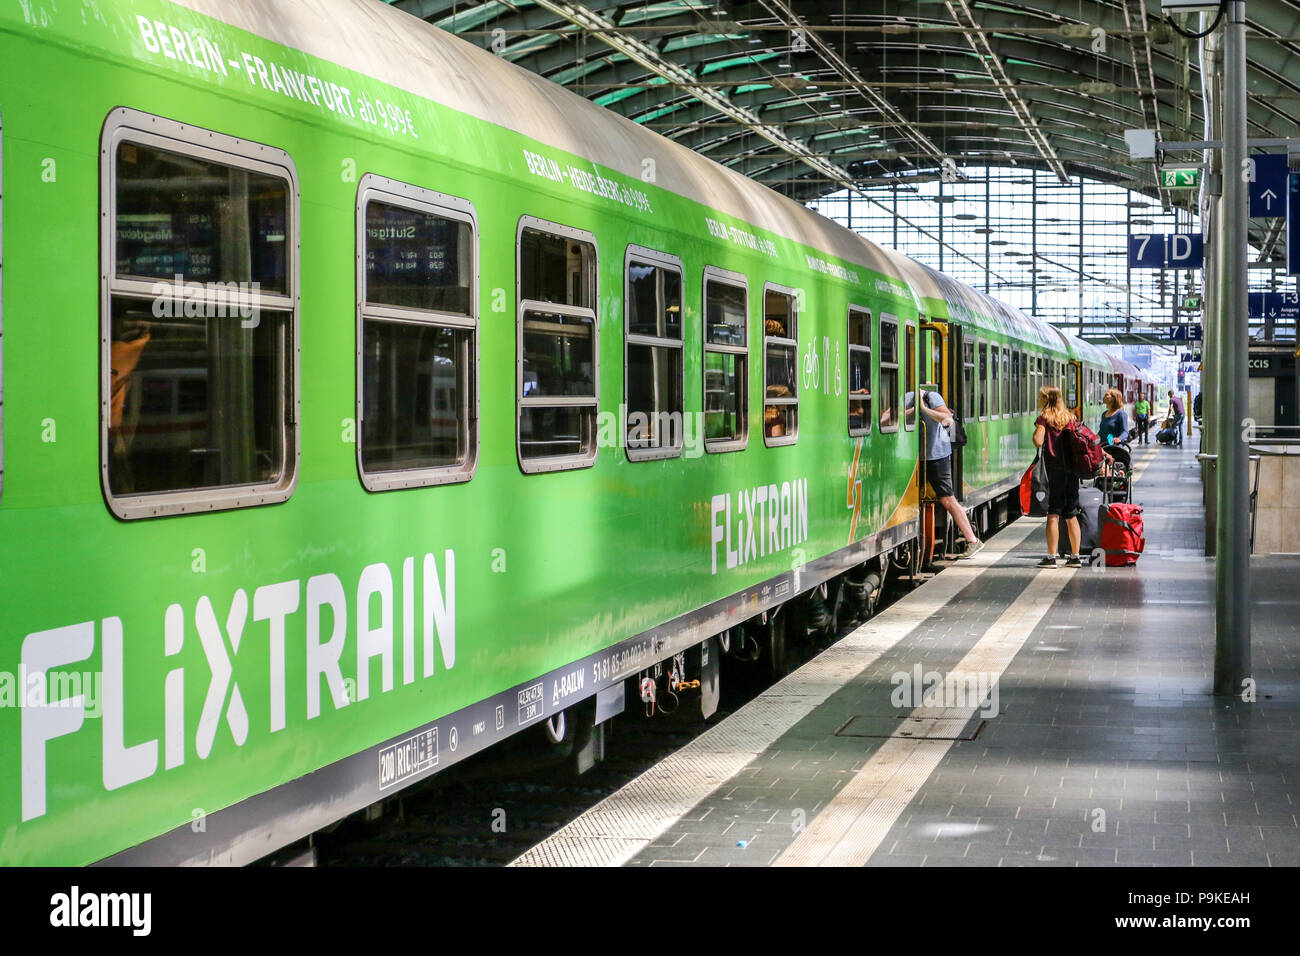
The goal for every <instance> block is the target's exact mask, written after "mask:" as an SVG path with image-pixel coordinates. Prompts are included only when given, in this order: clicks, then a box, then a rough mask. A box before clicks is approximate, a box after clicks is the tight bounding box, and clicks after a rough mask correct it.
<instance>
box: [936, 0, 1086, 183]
mask: <svg viewBox="0 0 1300 956" xmlns="http://www.w3.org/2000/svg"><path fill="white" fill-rule="evenodd" d="M945 3H946V4H947V7H948V12H949V13H950V14H952V18H953V19H954V20H956V21H957V23H958V25H959V26H960V27H961V30H962V33H963V34H964V35H965V37H966V42H968V43H969V44H970V46H971V49H972V50H974V51H975V54H976V55H977V56H978V57H979V58H980V62H981V63H982V64H984V69H985V71H986V72H987V73H988V75H989V78H990V79H992V80H993V81H994V82H995V83H997V84H998V86H999V89H1001V91H1002V95H1003V96H1004V97H1005V98H1006V101H1007V105H1008V106H1010V107H1011V109H1012V111H1014V112H1015V114H1016V116H1017V117H1019V118H1020V124H1021V126H1022V127H1023V128H1024V131H1025V135H1027V136H1028V137H1029V138H1030V140H1032V141H1033V144H1034V146H1035V147H1036V148H1037V149H1038V152H1039V153H1040V154H1042V157H1043V159H1044V161H1046V163H1047V165H1048V167H1049V168H1050V169H1051V170H1052V172H1054V173H1056V177H1057V178H1058V179H1059V180H1060V181H1061V182H1063V183H1068V182H1069V181H1070V175H1069V173H1067V172H1066V171H1065V165H1064V164H1063V163H1062V162H1061V160H1060V157H1058V156H1057V155H1056V150H1054V149H1053V148H1052V144H1051V143H1049V142H1048V140H1047V135H1046V134H1045V133H1044V132H1043V131H1042V129H1041V128H1040V127H1039V125H1038V120H1037V119H1035V118H1034V114H1033V113H1032V112H1031V111H1030V109H1029V104H1028V103H1026V102H1025V101H1024V99H1022V98H1021V96H1020V91H1019V90H1018V89H1016V87H1015V84H1014V83H1012V81H1011V77H1010V76H1009V75H1008V74H1007V71H1006V68H1005V67H1004V66H1003V65H1002V59H1001V58H1000V57H999V56H998V55H997V54H996V53H994V52H993V47H992V46H990V45H989V40H988V37H987V36H985V35H984V34H983V33H980V32H976V31H977V29H978V26H979V25H978V24H977V23H976V22H975V15H974V14H973V13H972V12H971V8H970V4H968V3H967V2H966V0H945Z"/></svg>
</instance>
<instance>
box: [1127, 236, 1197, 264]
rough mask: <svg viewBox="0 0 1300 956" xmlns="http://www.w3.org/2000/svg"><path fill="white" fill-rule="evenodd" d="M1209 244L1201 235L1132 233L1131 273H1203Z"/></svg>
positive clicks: (1129, 252)
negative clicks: (1153, 271) (1158, 270)
mask: <svg viewBox="0 0 1300 956" xmlns="http://www.w3.org/2000/svg"><path fill="white" fill-rule="evenodd" d="M1204 262H1205V243H1204V239H1203V238H1202V236H1201V234H1200V233H1199V232H1174V233H1163V234H1157V233H1132V234H1130V235H1129V237H1128V264H1129V268H1130V269H1199V268H1201V267H1202V265H1203V264H1204Z"/></svg>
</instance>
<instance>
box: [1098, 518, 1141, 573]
mask: <svg viewBox="0 0 1300 956" xmlns="http://www.w3.org/2000/svg"><path fill="white" fill-rule="evenodd" d="M1097 525H1098V527H1100V529H1101V534H1100V541H1101V549H1102V550H1103V551H1104V552H1105V553H1106V567H1108V568H1126V567H1129V566H1130V565H1134V564H1137V562H1138V558H1140V557H1141V556H1142V551H1143V550H1144V549H1145V548H1146V545H1147V539H1146V537H1145V536H1144V535H1143V534H1142V506H1141V505H1135V504H1130V503H1129V502H1113V503H1107V504H1104V505H1102V506H1101V511H1100V512H1099V513H1098V514H1097Z"/></svg>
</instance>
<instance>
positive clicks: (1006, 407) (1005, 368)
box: [1002, 345, 1015, 415]
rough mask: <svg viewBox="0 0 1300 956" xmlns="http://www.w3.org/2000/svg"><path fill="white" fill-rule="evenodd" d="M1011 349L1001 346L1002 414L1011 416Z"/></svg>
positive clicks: (1012, 409)
mask: <svg viewBox="0 0 1300 956" xmlns="http://www.w3.org/2000/svg"><path fill="white" fill-rule="evenodd" d="M1014 411H1015V409H1014V408H1012V406H1011V349H1009V348H1007V346H1005V345H1004V346H1002V414H1003V415H1011V414H1012V413H1013V412H1014Z"/></svg>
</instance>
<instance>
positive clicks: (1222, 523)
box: [1188, 0, 1251, 696]
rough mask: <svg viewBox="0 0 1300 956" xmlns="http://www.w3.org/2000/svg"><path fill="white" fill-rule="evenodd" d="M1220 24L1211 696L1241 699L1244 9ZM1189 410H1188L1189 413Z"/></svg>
mask: <svg viewBox="0 0 1300 956" xmlns="http://www.w3.org/2000/svg"><path fill="white" fill-rule="evenodd" d="M1226 13H1227V15H1226V17H1225V23H1224V26H1223V32H1224V36H1223V100H1222V103H1223V112H1222V117H1223V120H1222V122H1223V199H1222V202H1221V203H1220V205H1219V215H1218V216H1217V217H1216V219H1217V225H1216V239H1217V240H1218V242H1219V243H1220V254H1219V256H1218V257H1217V265H1218V266H1219V268H1218V270H1216V271H1217V275H1216V276H1215V286H1216V289H1215V292H1216V295H1215V299H1216V304H1217V307H1218V321H1217V322H1216V328H1215V332H1216V336H1215V338H1216V340H1217V341H1216V342H1215V346H1214V357H1215V366H1216V367H1215V379H1216V382H1217V385H1218V401H1217V402H1216V403H1215V406H1216V407H1215V416H1216V421H1215V428H1214V435H1215V445H1216V448H1215V452H1216V453H1217V454H1218V468H1217V474H1216V476H1215V477H1216V484H1217V492H1218V494H1217V497H1218V509H1217V512H1218V513H1217V518H1218V520H1217V525H1216V527H1215V552H1216V560H1215V642H1214V693H1215V694H1216V695H1222V696H1236V695H1240V694H1242V693H1243V690H1244V689H1245V688H1246V686H1247V681H1248V679H1249V678H1250V677H1251V663H1250V513H1249V511H1250V491H1249V469H1250V460H1249V454H1250V448H1249V445H1247V443H1246V440H1245V435H1244V433H1243V429H1244V426H1243V424H1242V422H1243V420H1244V419H1245V417H1246V412H1247V397H1248V393H1247V388H1248V382H1247V360H1248V348H1249V343H1250V330H1249V326H1248V320H1247V294H1246V279H1247V271H1246V268H1247V266H1246V256H1247V245H1246V228H1247V214H1248V207H1247V202H1248V196H1247V188H1248V187H1247V183H1246V181H1245V179H1244V178H1243V171H1244V164H1245V161H1246V4H1245V3H1244V2H1242V0H1229V2H1228V5H1227V11H1226ZM1190 412H1191V409H1188V413H1189V414H1190Z"/></svg>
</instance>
